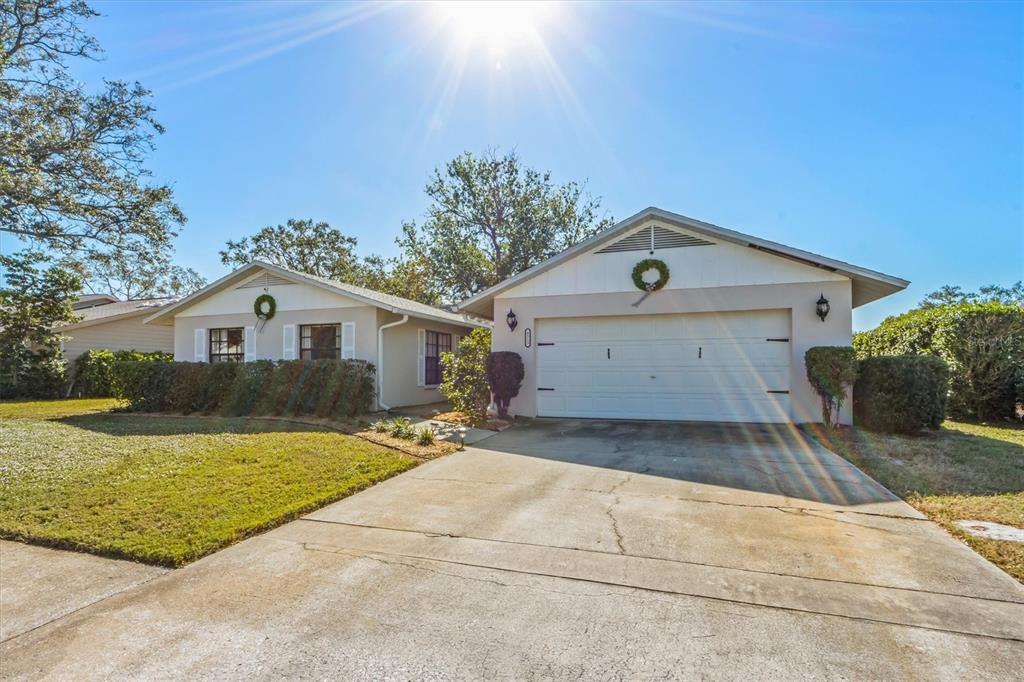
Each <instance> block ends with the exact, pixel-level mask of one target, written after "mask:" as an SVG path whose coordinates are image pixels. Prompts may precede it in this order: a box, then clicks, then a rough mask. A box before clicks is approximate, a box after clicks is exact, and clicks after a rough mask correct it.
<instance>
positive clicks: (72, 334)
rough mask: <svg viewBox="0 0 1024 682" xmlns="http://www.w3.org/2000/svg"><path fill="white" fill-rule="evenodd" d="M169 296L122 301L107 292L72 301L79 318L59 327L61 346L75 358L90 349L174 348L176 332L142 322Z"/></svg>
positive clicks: (57, 329) (73, 308) (68, 356)
mask: <svg viewBox="0 0 1024 682" xmlns="http://www.w3.org/2000/svg"><path fill="white" fill-rule="evenodd" d="M169 301H170V299H167V298H147V299H138V300H133V301H121V300H118V299H117V298H116V297H114V296H108V295H106V294H86V295H85V296H82V297H80V298H79V299H78V300H77V301H75V302H74V303H72V304H71V308H72V310H73V311H74V313H75V316H76V317H77V318H78V320H77V321H76V322H74V323H72V324H68V325H63V326H61V327H56V328H55V329H54V331H56V332H57V333H59V334H60V335H61V350H63V351H64V358H65V359H66V360H67V361H68V362H74V361H75V360H76V359H78V357H79V356H81V355H82V354H83V353H85V352H86V351H87V350H103V349H106V350H137V351H141V352H145V353H151V352H153V351H163V352H165V353H170V352H171V351H172V350H173V349H174V332H173V331H172V330H170V329H167V328H166V327H153V326H148V325H145V324H143V322H144V320H145V319H146V318H147V317H149V316H150V315H152V314H153V312H154V311H155V310H157V309H158V308H159V307H160V306H162V305H166V304H167V303H168V302H169Z"/></svg>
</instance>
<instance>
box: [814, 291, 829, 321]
mask: <svg viewBox="0 0 1024 682" xmlns="http://www.w3.org/2000/svg"><path fill="white" fill-rule="evenodd" d="M814 307H815V309H816V311H817V313H818V317H820V318H821V321H822V322H824V321H825V318H826V317H828V311H829V310H831V306H829V304H828V299H827V298H825V294H822V295H821V296H820V297H819V298H818V302H817V303H816V304H815V306H814Z"/></svg>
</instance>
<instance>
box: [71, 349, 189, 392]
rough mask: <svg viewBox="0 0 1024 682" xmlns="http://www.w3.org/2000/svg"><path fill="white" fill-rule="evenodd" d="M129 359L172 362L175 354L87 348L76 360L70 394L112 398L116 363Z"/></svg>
mask: <svg viewBox="0 0 1024 682" xmlns="http://www.w3.org/2000/svg"><path fill="white" fill-rule="evenodd" d="M127 360H137V361H141V362H172V361H173V360H174V355H172V354H171V353H164V352H163V351H154V352H152V353H142V352H139V351H136V350H118V351H111V350H107V349H106V348H104V349H103V350H87V351H85V352H84V353H82V354H81V355H79V356H78V358H77V359H76V360H75V368H74V373H73V375H72V379H71V385H70V387H69V388H68V393H69V394H70V395H77V396H79V397H83V398H110V397H112V396H113V395H114V384H113V381H114V374H113V370H114V363H115V362H123V361H127Z"/></svg>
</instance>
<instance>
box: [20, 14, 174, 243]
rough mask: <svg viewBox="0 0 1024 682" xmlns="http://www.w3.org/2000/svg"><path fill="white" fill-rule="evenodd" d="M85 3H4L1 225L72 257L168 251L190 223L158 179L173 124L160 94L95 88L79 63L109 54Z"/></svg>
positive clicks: (111, 84) (122, 86) (111, 85)
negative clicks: (79, 76) (166, 122)
mask: <svg viewBox="0 0 1024 682" xmlns="http://www.w3.org/2000/svg"><path fill="white" fill-rule="evenodd" d="M94 16H96V12H95V11H93V10H92V9H91V8H90V7H89V6H88V4H86V3H85V2H84V1H83V0H3V1H2V2H0V230H2V231H4V232H9V233H11V234H13V235H16V236H18V237H19V238H21V239H23V240H26V241H28V242H29V243H31V244H32V245H33V246H35V247H37V248H39V249H42V250H46V251H50V252H58V253H63V254H83V253H95V252H98V251H105V252H110V251H114V250H132V251H135V252H136V253H139V254H143V255H145V254H152V255H153V256H154V257H159V256H161V255H164V254H165V253H166V251H167V250H168V247H169V245H170V240H171V238H172V237H173V236H174V235H175V232H174V230H175V227H176V226H178V225H181V224H183V223H184V222H185V216H184V214H183V213H182V212H181V210H180V209H179V208H178V206H177V205H176V204H175V203H174V201H173V198H172V193H171V189H170V187H168V186H167V185H161V184H155V183H151V182H148V181H147V179H148V177H149V176H150V172H149V170H148V169H147V168H146V167H145V164H144V161H145V157H146V155H147V154H148V153H149V152H150V151H151V150H152V149H153V140H154V137H155V136H156V135H158V134H160V133H162V132H163V127H162V126H161V125H160V124H159V123H158V122H157V121H156V120H155V119H154V117H153V111H154V110H153V107H152V105H151V104H150V102H149V94H150V93H149V91H147V90H146V89H145V88H143V87H142V86H141V85H139V84H138V83H134V84H129V83H125V82H122V81H117V80H110V81H105V82H104V84H103V86H102V87H101V88H100V89H99V91H98V92H95V93H92V92H88V91H87V90H86V88H85V86H84V85H82V84H81V83H78V82H77V81H75V80H74V79H73V78H72V76H71V75H70V73H69V70H68V61H69V60H71V59H80V58H81V59H94V58H96V57H97V56H98V54H99V52H100V50H99V45H98V44H97V42H96V40H95V39H94V38H93V37H92V36H90V35H88V34H86V33H85V32H84V31H83V29H82V24H83V23H84V22H85V21H86V20H88V19H90V18H92V17H94Z"/></svg>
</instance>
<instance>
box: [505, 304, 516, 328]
mask: <svg viewBox="0 0 1024 682" xmlns="http://www.w3.org/2000/svg"><path fill="white" fill-rule="evenodd" d="M505 322H507V323H508V330H509V331H510V332H514V331H515V330H516V327H518V326H519V321H518V320H517V319H516V314H515V313H514V312H512V309H511V308H509V309H508V315H506V316H505Z"/></svg>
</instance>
